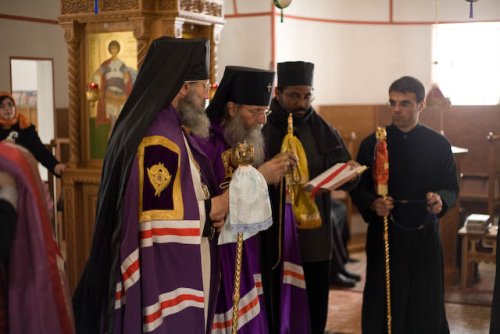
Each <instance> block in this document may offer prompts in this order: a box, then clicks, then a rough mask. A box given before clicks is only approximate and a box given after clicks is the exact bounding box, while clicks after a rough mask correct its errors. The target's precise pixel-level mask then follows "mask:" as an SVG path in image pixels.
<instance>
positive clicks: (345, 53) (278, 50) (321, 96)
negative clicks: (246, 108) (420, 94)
mask: <svg viewBox="0 0 500 334" xmlns="http://www.w3.org/2000/svg"><path fill="white" fill-rule="evenodd" d="M270 2H271V1H269V0H252V1H248V0H234V1H226V2H225V11H226V21H227V23H226V26H225V28H224V30H223V32H222V39H221V44H220V48H219V50H220V51H221V52H220V56H219V69H220V70H219V77H220V76H221V75H222V73H223V69H224V67H225V66H226V65H242V66H253V67H261V68H269V64H271V63H272V62H273V60H275V61H276V62H280V61H286V60H305V61H311V62H313V63H314V64H315V69H316V70H315V85H314V86H315V92H316V93H315V94H316V101H315V104H375V103H377V104H378V103H385V102H386V99H387V88H388V86H389V85H390V83H391V82H392V81H394V80H395V79H397V78H398V77H400V76H403V75H413V76H415V77H417V78H419V79H420V80H422V82H423V83H424V84H425V85H426V87H427V88H430V86H431V84H432V79H431V69H432V63H433V59H432V56H431V45H432V24H433V23H435V22H436V21H439V22H475V21H500V0H481V1H478V2H476V3H475V4H474V18H473V19H469V4H468V3H467V2H465V1H457V0H439V1H437V0H418V1H415V0H392V4H393V6H392V11H391V8H390V3H391V1H388V0H356V1H332V0H315V1H314V2H312V1H308V0H293V1H292V3H291V5H290V6H289V7H288V8H286V9H285V10H284V13H285V18H284V22H283V23H281V22H280V18H279V11H278V10H276V16H275V17H274V20H275V22H274V34H275V35H274V36H275V38H274V39H273V28H272V27H273V25H272V23H271V22H270V20H271V17H272V16H271V13H270V12H271V9H270V8H269V4H270ZM234 4H236V6H235V5H234ZM250 4H251V5H250ZM436 4H439V6H436ZM252 15H254V16H252ZM287 15H288V17H287ZM268 20H269V23H267V22H268ZM273 41H274V47H275V53H274V57H275V58H274V59H273V53H272V43H273ZM267 43H271V45H266V44H267ZM256 48H257V49H256ZM472 61H473V60H471V62H472Z"/></svg>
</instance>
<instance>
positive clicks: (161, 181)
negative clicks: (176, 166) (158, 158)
mask: <svg viewBox="0 0 500 334" xmlns="http://www.w3.org/2000/svg"><path fill="white" fill-rule="evenodd" d="M147 170H148V177H149V182H151V185H152V186H153V188H155V196H158V197H160V195H161V192H162V191H163V190H165V189H166V188H167V187H168V185H169V184H170V180H171V179H172V175H171V174H170V173H169V172H168V169H166V168H165V166H164V165H163V163H161V162H160V163H158V164H156V165H153V166H151V168H148V169H147Z"/></svg>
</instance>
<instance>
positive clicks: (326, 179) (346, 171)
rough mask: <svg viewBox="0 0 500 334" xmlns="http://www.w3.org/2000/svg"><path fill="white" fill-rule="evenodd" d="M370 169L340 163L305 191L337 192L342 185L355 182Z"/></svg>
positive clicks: (312, 182)
mask: <svg viewBox="0 0 500 334" xmlns="http://www.w3.org/2000/svg"><path fill="white" fill-rule="evenodd" d="M367 168H368V167H366V166H358V167H356V168H351V167H350V166H349V165H348V164H347V163H346V162H340V163H337V164H335V165H333V166H332V167H330V168H328V169H327V170H326V171H324V172H323V173H321V174H319V175H318V176H316V177H315V178H314V179H312V180H310V181H309V182H307V183H306V184H305V185H304V189H305V190H307V191H311V192H313V193H316V192H317V191H318V190H322V191H324V190H329V191H332V190H336V189H338V188H339V187H341V186H342V185H344V184H346V183H348V182H350V181H352V180H354V179H355V178H356V177H357V176H358V175H360V174H361V173H363V172H364V171H365V170H366V169H367Z"/></svg>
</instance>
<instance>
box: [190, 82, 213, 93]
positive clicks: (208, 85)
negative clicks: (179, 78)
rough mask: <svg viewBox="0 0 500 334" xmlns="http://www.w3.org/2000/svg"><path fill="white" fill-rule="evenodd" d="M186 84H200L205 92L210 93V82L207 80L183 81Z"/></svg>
mask: <svg viewBox="0 0 500 334" xmlns="http://www.w3.org/2000/svg"><path fill="white" fill-rule="evenodd" d="M184 82H185V83H187V84H195V83H201V84H202V85H203V87H204V88H205V92H209V91H210V87H211V86H212V85H211V84H210V81H208V80H189V81H184Z"/></svg>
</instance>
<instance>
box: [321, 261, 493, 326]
mask: <svg viewBox="0 0 500 334" xmlns="http://www.w3.org/2000/svg"><path fill="white" fill-rule="evenodd" d="M353 257H355V258H359V259H360V260H361V261H360V262H357V263H353V264H348V269H349V270H350V271H353V272H357V273H360V274H362V275H363V274H364V265H365V264H364V254H362V253H356V254H353ZM479 270H480V274H481V270H482V269H481V267H480V269H479ZM483 271H484V272H483V275H482V277H483V278H486V283H489V284H490V285H492V282H493V280H492V279H491V267H485V268H483ZM493 273H494V269H493ZM493 277H494V274H493ZM479 284H483V285H484V284H485V282H484V280H480V282H479ZM363 286H364V281H361V282H359V283H358V284H357V285H356V287H355V288H353V289H345V290H336V289H335V290H334V289H332V290H330V304H329V308H328V322H327V325H326V330H327V333H330V334H333V333H338V334H340V333H342V334H347V333H349V334H357V333H361V303H362V298H363V293H362V290H363ZM489 289H491V290H492V289H493V287H492V286H491V287H489ZM451 290H452V292H453V293H454V294H456V293H458V292H457V291H458V288H454V289H451ZM470 290H471V289H468V290H467V291H466V292H467V293H471V291H470ZM482 292H483V294H484V291H482ZM466 298H467V297H464V298H463V299H462V300H465V299H466ZM452 299H456V296H453V298H452ZM465 302H466V300H465ZM483 304H488V300H486V302H484V301H483ZM490 313H491V308H490V307H489V306H481V305H477V304H476V303H475V302H474V303H469V304H463V303H458V302H448V303H446V314H447V318H448V324H449V326H450V332H451V333H452V334H483V333H484V334H487V333H488V331H489V324H490Z"/></svg>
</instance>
